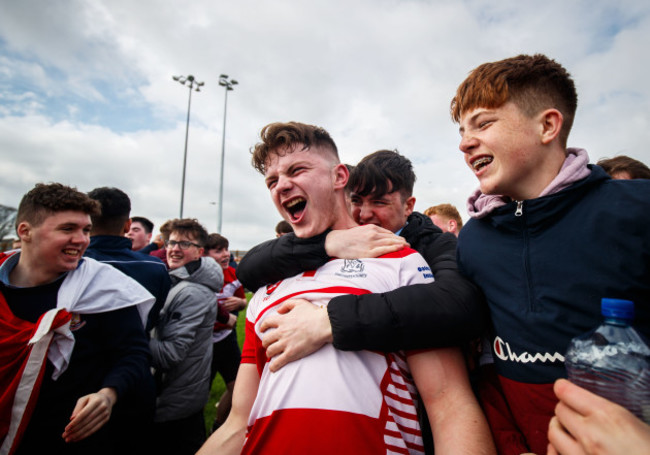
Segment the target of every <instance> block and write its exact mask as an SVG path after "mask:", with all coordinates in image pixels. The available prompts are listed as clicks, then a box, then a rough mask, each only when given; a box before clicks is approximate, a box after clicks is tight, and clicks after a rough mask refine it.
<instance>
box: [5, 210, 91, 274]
mask: <svg viewBox="0 0 650 455" xmlns="http://www.w3.org/2000/svg"><path fill="white" fill-rule="evenodd" d="M90 228H91V222H90V215H88V214H86V213H84V212H77V211H72V210H68V211H63V212H56V213H53V214H51V215H49V216H47V217H46V218H45V219H44V220H43V222H42V223H41V224H40V225H38V226H32V225H31V224H30V223H29V222H27V221H23V222H21V223H20V224H19V225H18V228H17V231H18V235H19V236H20V239H21V243H22V255H23V256H22V257H21V260H22V259H23V258H24V259H25V260H26V261H28V268H29V270H30V272H31V273H32V274H33V275H34V276H37V277H38V278H36V280H35V281H34V284H43V283H47V282H51V281H53V280H54V279H56V278H57V277H58V276H60V275H61V274H62V273H64V272H68V271H70V270H74V269H76V268H77V265H78V264H79V260H80V259H81V257H82V256H83V254H84V252H85V251H86V248H87V247H88V244H89V243H90Z"/></svg>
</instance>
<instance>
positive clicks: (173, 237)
mask: <svg viewBox="0 0 650 455" xmlns="http://www.w3.org/2000/svg"><path fill="white" fill-rule="evenodd" d="M169 240H170V242H190V243H191V244H192V245H190V246H189V248H187V249H186V250H183V249H182V248H181V246H180V245H178V244H174V245H173V246H172V245H171V244H170V245H168V246H167V264H168V265H169V269H170V270H174V269H177V268H179V267H183V266H184V265H185V264H187V263H189V262H192V261H196V260H197V259H199V258H200V257H201V256H203V248H202V247H198V246H196V245H195V244H196V239H194V238H193V237H192V236H189V235H186V234H180V233H178V232H176V231H173V232H172V233H171V234H170V235H169Z"/></svg>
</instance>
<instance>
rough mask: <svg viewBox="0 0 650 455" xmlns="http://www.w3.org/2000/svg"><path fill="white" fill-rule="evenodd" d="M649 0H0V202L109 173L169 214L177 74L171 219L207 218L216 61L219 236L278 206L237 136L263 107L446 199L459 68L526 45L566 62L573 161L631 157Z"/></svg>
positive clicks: (267, 231)
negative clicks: (383, 160) (402, 159)
mask: <svg viewBox="0 0 650 455" xmlns="http://www.w3.org/2000/svg"><path fill="white" fill-rule="evenodd" d="M649 8H650V7H648V6H646V5H644V4H642V2H638V1H632V0H629V1H623V2H617V3H616V4H612V3H611V2H606V1H604V0H603V1H594V2H589V3H586V2H563V1H559V0H553V1H549V2H545V3H543V4H540V3H539V2H528V1H505V2H487V1H484V0H477V1H473V0H472V1H465V2H453V3H452V2H444V1H424V0H422V1H416V0H413V1H399V2H397V1H389V0H379V1H371V0H354V1H347V2H343V1H332V0H330V1H325V0H316V1H310V2H301V1H298V0H278V1H275V2H264V1H259V0H258V1H255V0H243V1H240V2H223V1H217V2H215V1H209V0H204V1H195V2H189V3H188V2H180V1H175V0H163V1H152V0H148V1H147V0H143V1H138V2H132V1H127V0H112V1H110V2H109V1H98V2H83V1H80V0H78V1H74V2H63V3H60V2H59V3H57V4H56V6H54V5H50V4H48V3H42V2H35V1H34V0H28V1H21V2H9V3H8V4H7V5H4V7H3V14H2V15H0V154H1V157H2V161H3V169H4V170H5V177H4V178H3V180H2V183H0V203H2V204H7V205H16V204H17V202H18V200H19V198H20V196H21V195H22V194H23V193H24V192H26V191H27V190H29V189H30V188H31V187H32V186H33V184H34V183H36V182H38V181H61V182H65V183H70V184H73V185H76V186H77V187H79V188H80V189H81V190H84V191H88V190H90V189H92V188H94V187H96V186H104V185H109V186H117V187H120V188H121V189H123V190H124V191H126V192H127V193H128V194H129V195H130V196H131V199H132V202H133V214H134V215H135V214H137V215H143V216H148V217H150V218H151V219H152V220H154V222H155V223H156V225H157V226H159V225H160V224H161V223H162V222H163V221H165V220H166V219H168V218H172V217H176V216H178V214H179V213H178V212H179V205H180V185H181V170H182V159H183V148H184V139H185V119H186V117H185V116H186V114H187V97H188V91H187V88H184V87H181V86H179V84H178V83H176V82H174V81H173V80H172V78H171V76H172V75H181V74H183V75H187V74H193V75H195V76H196V77H197V79H199V80H202V81H205V84H206V85H205V87H204V89H203V91H202V92H200V93H194V94H193V97H192V109H191V124H190V131H189V144H188V163H187V183H186V189H185V195H186V196H185V210H184V212H185V213H184V214H185V215H186V216H195V217H197V218H199V219H200V220H201V221H202V222H203V223H204V224H205V225H206V226H207V227H208V228H209V229H210V230H214V228H215V227H216V212H217V210H216V207H215V205H212V204H211V202H214V201H216V200H217V197H218V175H219V156H220V153H221V140H222V122H223V107H224V106H223V105H224V89H223V88H222V87H219V85H218V83H217V80H218V76H219V74H221V73H227V74H229V75H230V76H231V77H233V78H235V79H237V80H238V81H239V82H240V84H239V85H238V86H236V88H235V91H233V92H230V93H229V97H228V118H227V135H226V170H225V184H224V189H225V191H224V193H225V196H224V208H223V213H224V222H223V233H224V235H226V237H228V238H229V239H230V241H231V245H232V247H233V248H235V249H237V248H239V249H247V248H249V247H251V246H252V245H254V244H256V243H258V242H260V241H262V240H265V239H267V238H271V237H272V236H273V229H274V227H275V224H276V223H277V221H278V220H279V215H277V213H276V212H275V209H274V208H273V206H272V204H271V201H270V198H269V196H268V194H267V191H266V189H265V188H264V184H263V178H262V177H261V176H260V175H258V174H257V173H256V172H255V171H253V170H252V168H251V167H250V164H249V161H250V154H249V148H250V147H251V146H252V145H253V144H254V143H255V142H256V140H257V134H258V132H259V130H260V129H261V128H262V126H264V125H265V124H267V123H269V122H272V121H278V120H281V121H283V120H298V121H304V122H308V123H315V124H318V125H321V126H323V127H325V128H326V129H328V131H330V133H331V134H332V136H333V137H334V139H335V140H336V142H337V144H338V146H339V149H340V152H341V158H342V160H343V161H344V162H348V163H354V162H356V161H357V160H358V159H360V158H361V157H362V156H364V155H366V154H368V153H370V152H372V151H374V150H377V149H380V148H397V149H398V150H400V152H402V153H403V154H405V155H406V156H408V157H409V158H411V160H412V161H413V163H414V165H415V169H416V172H417V174H418V181H417V183H416V187H415V195H416V197H417V203H416V209H418V210H424V209H425V208H427V207H428V206H429V205H432V204H436V203H441V202H451V203H453V204H454V205H456V206H457V207H458V208H459V209H460V211H461V213H463V214H465V202H464V201H465V199H466V197H467V195H468V194H469V193H470V192H471V191H472V190H473V189H474V188H475V187H476V181H475V179H474V177H473V176H472V175H471V173H470V172H469V171H468V170H466V169H465V165H464V163H463V160H462V158H461V153H460V152H459V151H458V133H457V126H456V125H454V124H453V123H452V122H451V121H450V118H449V101H450V99H451V97H452V96H453V93H454V91H455V88H456V86H457V85H458V84H459V83H460V82H461V81H462V79H463V78H464V77H465V76H466V75H467V73H468V72H469V71H470V70H471V69H472V68H474V67H475V66H477V65H478V64H480V63H482V62H485V61H491V60H497V59H501V58H505V57H509V56H511V55H515V54H517V53H535V52H543V53H546V54H547V55H549V56H551V57H553V58H556V59H557V60H558V61H560V62H561V63H562V64H563V65H565V66H566V67H567V69H568V70H569V71H570V72H571V73H572V74H573V75H574V77H575V80H576V83H577V86H578V90H579V96H580V107H579V111H578V115H577V119H576V122H575V126H574V132H573V134H572V137H571V138H570V145H579V146H584V147H587V148H588V150H589V151H590V156H591V157H592V161H595V160H596V159H597V158H599V157H601V156H611V155H614V154H616V153H627V154H630V155H631V156H634V157H635V158H638V159H641V160H643V161H645V162H648V163H650V151H649V150H648V149H647V147H644V146H645V144H646V143H647V142H648V139H649V137H648V136H650V129H649V128H648V126H649V125H648V124H649V123H650V109H649V108H650V106H649V95H650V94H649V93H648V90H649V89H648V84H647V83H646V79H647V78H646V74H647V72H648V67H649V63H650V62H649V61H648V56H647V55H648V54H647V52H646V51H645V49H644V46H645V43H647V42H648V41H649V38H650V36H648V35H649V34H650V23H649V21H650V10H649Z"/></svg>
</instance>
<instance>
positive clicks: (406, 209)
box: [404, 196, 415, 217]
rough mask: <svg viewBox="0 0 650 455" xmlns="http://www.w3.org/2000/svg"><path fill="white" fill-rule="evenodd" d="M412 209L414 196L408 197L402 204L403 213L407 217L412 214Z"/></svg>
mask: <svg viewBox="0 0 650 455" xmlns="http://www.w3.org/2000/svg"><path fill="white" fill-rule="evenodd" d="M413 207H415V196H410V197H409V198H408V199H406V201H405V202H404V212H405V214H406V216H407V217H408V216H409V215H411V213H413Z"/></svg>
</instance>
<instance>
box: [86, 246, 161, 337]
mask: <svg viewBox="0 0 650 455" xmlns="http://www.w3.org/2000/svg"><path fill="white" fill-rule="evenodd" d="M85 256H88V257H91V258H93V259H96V260H98V261H99V262H104V263H106V264H110V265H112V266H113V267H115V268H116V269H118V270H120V271H121V272H122V273H124V274H125V275H128V276H130V277H131V278H133V279H134V280H135V281H137V282H138V283H140V284H141V285H142V286H143V287H144V288H145V289H147V291H149V292H150V293H151V295H153V296H154V297H155V298H156V302H155V303H154V305H153V308H152V309H151V311H150V312H149V317H148V320H147V327H146V331H147V332H149V331H150V330H151V329H152V328H153V327H154V326H155V325H156V322H157V321H158V316H159V314H160V310H161V309H162V307H163V305H164V304H165V299H167V294H168V293H169V288H170V286H171V281H170V279H169V273H168V271H167V267H166V266H165V264H164V263H163V262H162V261H161V260H160V259H158V258H156V257H153V256H149V255H147V254H142V253H140V252H137V251H133V250H131V240H130V239H128V238H126V237H121V236H116V235H95V236H92V237H91V238H90V246H88V249H87V250H86V254H85Z"/></svg>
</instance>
